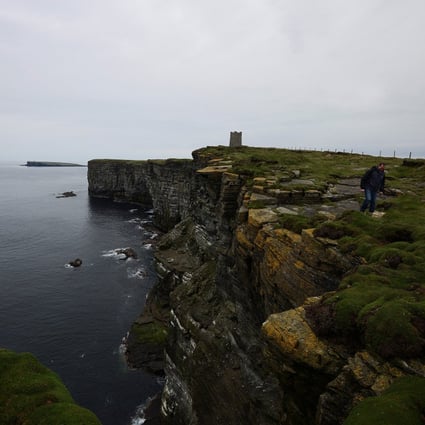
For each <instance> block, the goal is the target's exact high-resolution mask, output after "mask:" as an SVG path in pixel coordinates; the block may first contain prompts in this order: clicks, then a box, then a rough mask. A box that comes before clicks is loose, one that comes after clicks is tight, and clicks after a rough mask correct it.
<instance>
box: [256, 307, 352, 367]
mask: <svg viewBox="0 0 425 425" xmlns="http://www.w3.org/2000/svg"><path fill="white" fill-rule="evenodd" d="M262 332H263V334H264V335H265V337H266V338H267V340H268V341H269V342H270V343H272V344H274V345H275V346H276V347H277V348H278V349H279V350H280V351H281V353H282V355H283V357H285V358H287V359H288V361H289V360H290V361H291V362H295V363H299V364H303V365H306V366H308V367H311V368H312V369H319V370H321V371H323V372H325V373H328V374H336V373H337V372H338V370H339V369H340V368H341V366H342V365H343V364H344V363H345V356H346V352H345V350H343V349H342V347H337V346H332V345H331V344H326V343H325V342H324V341H322V340H320V339H319V338H318V337H317V336H316V334H315V333H314V332H313V330H312V329H311V327H310V325H309V324H308V322H307V320H306V318H305V310H304V307H298V308H295V309H292V310H287V311H285V312H282V313H276V314H272V315H270V316H269V317H268V318H267V320H266V321H265V322H264V323H263V326H262Z"/></svg>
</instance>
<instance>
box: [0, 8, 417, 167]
mask: <svg viewBox="0 0 425 425" xmlns="http://www.w3.org/2000/svg"><path fill="white" fill-rule="evenodd" d="M424 22H425V0H403V1H400V0H320V1H318V0H214V1H206V0H120V1H117V0H115V1H111V0H84V1H83V0H72V1H69V0H13V1H12V0H0V59H1V61H0V145H1V149H0V160H19V161H26V160H57V161H76V162H85V161H87V160H89V159H92V158H130V159H148V158H171V157H174V158H190V157H191V152H192V151H193V150H194V149H197V148H200V147H203V146H207V145H218V144H222V145H227V144H228V142H229V134H230V132H231V131H234V130H237V131H242V132H243V144H246V145H249V146H263V147H282V148H308V149H317V150H321V149H323V150H326V149H331V150H335V149H338V150H340V151H343V150H345V151H351V150H353V151H354V152H365V153H370V154H373V155H379V153H380V152H381V153H382V155H384V156H392V155H393V154H394V151H395V152H396V155H397V156H401V157H403V156H408V155H409V153H410V152H411V153H412V156H413V157H425V47H424V46H425V24H424Z"/></svg>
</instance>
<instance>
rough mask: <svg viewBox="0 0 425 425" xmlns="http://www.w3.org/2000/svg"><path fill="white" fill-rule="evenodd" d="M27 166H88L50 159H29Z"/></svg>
mask: <svg viewBox="0 0 425 425" xmlns="http://www.w3.org/2000/svg"><path fill="white" fill-rule="evenodd" d="M24 166H25V167H86V165H82V164H73V163H70V162H48V161H27V163H26V164H24Z"/></svg>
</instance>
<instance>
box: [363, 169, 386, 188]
mask: <svg viewBox="0 0 425 425" xmlns="http://www.w3.org/2000/svg"><path fill="white" fill-rule="evenodd" d="M384 186H385V172H384V171H381V170H379V168H378V167H377V166H376V165H374V166H373V167H372V168H371V169H370V170H368V171H366V173H365V175H364V176H363V177H362V179H361V181H360V187H361V188H362V189H370V190H373V191H375V192H383V190H384Z"/></svg>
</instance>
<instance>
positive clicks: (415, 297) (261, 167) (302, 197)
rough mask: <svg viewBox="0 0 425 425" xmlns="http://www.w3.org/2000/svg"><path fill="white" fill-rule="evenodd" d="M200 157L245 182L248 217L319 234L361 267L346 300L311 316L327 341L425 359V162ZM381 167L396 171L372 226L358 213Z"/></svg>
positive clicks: (281, 152) (315, 308) (334, 299)
mask: <svg viewBox="0 0 425 425" xmlns="http://www.w3.org/2000/svg"><path fill="white" fill-rule="evenodd" d="M193 155H194V158H195V159H196V160H198V161H203V162H204V163H205V164H206V165H207V166H208V167H214V166H215V167H216V169H217V168H218V167H220V166H221V165H223V164H224V165H226V167H225V170H224V169H223V170H224V171H223V172H231V173H236V174H239V175H242V176H244V178H245V179H246V185H247V189H248V195H247V196H246V198H247V201H246V202H245V206H246V208H247V209H248V214H251V213H250V212H249V211H253V208H255V209H260V210H261V209H262V210H264V211H268V213H267V214H263V216H268V217H271V218H270V220H268V222H269V225H272V226H273V228H275V229H278V228H286V229H289V230H291V231H294V232H296V233H301V232H303V231H305V230H306V229H311V228H314V235H315V236H316V237H318V238H325V239H327V240H332V241H334V243H335V244H336V245H337V246H338V248H339V249H340V250H341V251H342V252H345V253H347V254H350V255H354V256H357V257H358V258H359V264H360V265H359V266H358V267H357V268H356V269H355V270H354V272H353V273H351V274H349V275H348V276H346V277H345V278H344V279H343V280H342V281H341V284H340V287H339V289H338V290H337V291H336V292H334V293H328V294H325V296H324V297H322V299H321V301H320V302H319V303H317V304H314V305H312V306H310V307H309V308H308V318H309V320H310V322H311V324H312V326H313V327H314V328H315V330H316V332H317V333H318V334H319V335H320V336H323V337H330V338H340V339H342V340H345V341H347V340H349V339H351V341H355V342H356V343H358V344H359V345H361V346H365V347H366V348H367V349H369V350H371V351H372V352H375V353H377V354H379V355H380V356H382V357H384V358H394V357H402V358H407V357H417V356H421V355H423V353H424V352H425V282H424V280H423V276H425V183H424V182H425V160H422V159H416V160H412V159H400V158H381V157H379V158H378V157H374V156H367V155H359V154H350V153H341V152H316V151H291V150H285V149H268V148H251V147H239V148H228V147H220V146H219V147H207V148H204V149H199V150H197V151H195V152H194V154H193ZM379 162H384V163H385V164H386V190H385V194H384V195H383V196H382V197H379V198H378V205H377V212H376V213H374V214H373V216H371V215H368V214H363V213H360V212H359V211H358V210H359V206H360V202H361V201H362V199H363V193H362V191H361V190H360V187H359V183H360V178H361V176H362V175H363V174H364V173H365V171H366V170H367V169H369V168H370V167H371V166H373V165H377V164H378V163H379ZM229 163H230V164H231V166H229ZM342 202H345V204H344V206H343V207H342V208H340V207H341V203H342ZM348 202H351V203H350V204H348ZM313 204H314V205H313ZM251 215H252V214H251ZM266 221H267V220H266ZM262 224H263V225H264V224H265V223H262Z"/></svg>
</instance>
